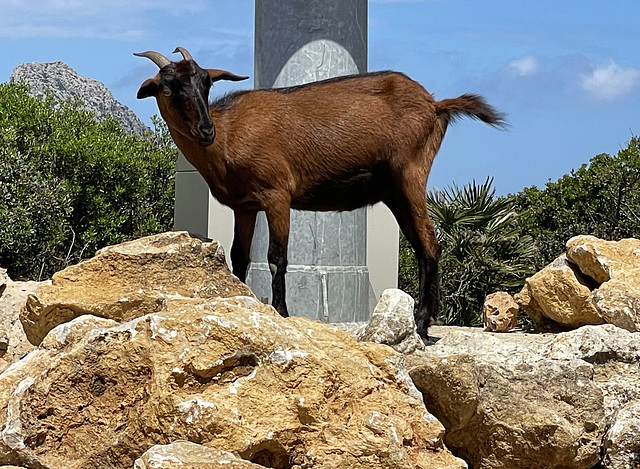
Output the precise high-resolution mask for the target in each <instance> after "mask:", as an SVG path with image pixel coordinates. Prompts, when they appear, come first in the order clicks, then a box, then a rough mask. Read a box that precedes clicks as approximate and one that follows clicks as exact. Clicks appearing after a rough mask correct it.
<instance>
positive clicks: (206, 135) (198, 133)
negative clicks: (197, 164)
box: [191, 125, 216, 147]
mask: <svg viewBox="0 0 640 469" xmlns="http://www.w3.org/2000/svg"><path fill="white" fill-rule="evenodd" d="M191 135H193V137H194V138H195V140H196V142H197V143H198V145H200V146H202V147H208V146H209V145H211V144H212V143H213V140H214V139H215V138H216V130H215V128H214V127H213V125H206V126H198V127H193V128H192V129H191Z"/></svg>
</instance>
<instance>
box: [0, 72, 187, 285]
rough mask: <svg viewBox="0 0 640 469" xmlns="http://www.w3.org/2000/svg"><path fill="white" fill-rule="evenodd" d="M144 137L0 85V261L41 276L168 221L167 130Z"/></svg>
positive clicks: (172, 155)
mask: <svg viewBox="0 0 640 469" xmlns="http://www.w3.org/2000/svg"><path fill="white" fill-rule="evenodd" d="M154 123H155V124H156V130H155V131H154V132H152V133H151V132H150V133H149V134H148V135H146V136H144V137H138V136H131V135H126V134H125V133H124V132H123V131H122V129H121V128H120V125H119V123H118V122H116V121H115V120H113V119H109V120H107V121H105V122H101V123H98V122H96V121H95V120H94V118H93V115H92V114H91V113H89V112H86V111H82V110H80V109H79V108H78V103H73V102H67V103H65V104H63V105H62V106H61V107H60V108H59V109H57V110H54V109H53V108H52V100H51V98H49V99H48V100H45V101H42V100H39V99H37V98H33V97H31V96H29V94H28V88H27V86H26V85H21V84H13V83H5V84H0V227H1V228H0V266H2V267H5V268H6V269H7V270H8V273H9V275H10V276H11V277H12V278H14V279H42V278H47V277H49V276H51V275H52V274H53V273H54V272H56V271H58V270H60V269H61V268H64V267H65V266H67V265H68V264H70V263H75V262H78V261H79V260H81V259H83V258H87V257H90V256H92V255H93V254H94V253H95V251H96V250H97V249H100V248H102V247H104V246H107V245H110V244H116V243H120V242H123V241H126V240H129V239H133V238H136V237H140V236H144V235H147V234H151V233H156V232H161V231H165V230H170V229H171V228H172V225H173V206H174V165H175V159H176V157H177V150H176V149H175V147H174V146H173V145H172V143H171V140H170V138H169V136H168V132H167V130H166V127H162V126H161V125H160V124H159V121H157V120H156V121H154Z"/></svg>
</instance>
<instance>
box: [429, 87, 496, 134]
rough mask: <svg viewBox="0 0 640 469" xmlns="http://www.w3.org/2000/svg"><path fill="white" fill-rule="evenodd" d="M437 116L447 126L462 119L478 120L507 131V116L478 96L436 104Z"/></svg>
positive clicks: (465, 96)
mask: <svg viewBox="0 0 640 469" xmlns="http://www.w3.org/2000/svg"><path fill="white" fill-rule="evenodd" d="M436 114H437V115H438V118H439V119H440V121H441V122H442V123H443V124H444V125H445V128H446V126H447V125H449V124H450V123H452V122H455V121H456V120H458V119H459V118H461V117H470V118H472V119H478V120H481V121H482V122H485V123H487V124H489V125H492V126H494V127H498V128H500V129H506V128H507V127H508V124H507V121H506V116H505V114H503V113H502V112H500V111H498V110H497V109H496V108H494V107H493V106H491V105H490V104H489V103H487V102H486V101H485V100H484V98H483V97H482V96H478V95H477V94H463V95H462V96H459V97H457V98H450V99H443V100H442V101H437V102H436Z"/></svg>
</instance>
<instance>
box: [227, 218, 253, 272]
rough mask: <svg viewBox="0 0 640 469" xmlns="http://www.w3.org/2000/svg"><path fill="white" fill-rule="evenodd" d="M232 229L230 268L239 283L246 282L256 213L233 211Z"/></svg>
mask: <svg viewBox="0 0 640 469" xmlns="http://www.w3.org/2000/svg"><path fill="white" fill-rule="evenodd" d="M233 215H234V220H235V224H234V228H233V244H232V246H231V266H232V267H233V274H234V275H235V276H236V277H238V278H239V279H240V281H241V282H246V280H247V269H248V268H249V262H250V261H251V259H250V256H249V254H250V252H251V241H252V239H253V232H254V230H255V227H256V215H257V212H253V211H251V212H240V211H235V212H234V213H233Z"/></svg>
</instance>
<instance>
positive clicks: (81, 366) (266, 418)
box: [0, 297, 466, 469]
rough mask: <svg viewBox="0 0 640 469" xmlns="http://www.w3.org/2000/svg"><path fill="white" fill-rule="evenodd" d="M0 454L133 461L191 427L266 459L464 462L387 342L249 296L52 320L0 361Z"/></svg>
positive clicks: (48, 464) (61, 462) (48, 463)
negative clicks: (121, 316) (119, 316)
mask: <svg viewBox="0 0 640 469" xmlns="http://www.w3.org/2000/svg"><path fill="white" fill-rule="evenodd" d="M0 417H1V420H2V431H1V432H0V463H4V464H15V465H23V466H28V467H44V468H58V467H110V468H125V467H126V468H129V467H132V466H133V463H134V461H135V460H136V459H137V458H139V457H140V456H141V455H142V454H143V453H144V452H145V451H147V450H148V449H149V448H151V447H152V446H154V445H157V444H168V443H170V442H172V441H175V440H189V441H191V442H194V443H198V444H204V445H205V446H209V447H212V448H216V449H221V450H224V451H229V452H232V453H234V454H235V455H237V456H239V457H241V458H242V459H244V460H247V461H250V462H253V463H255V464H260V465H263V466H266V467H271V468H292V467H314V468H327V469H328V468H336V467H340V468H350V467H353V468H356V467H358V468H360V467H367V468H407V469H410V468H419V467H425V468H426V467H433V468H438V467H450V468H456V467H457V468H463V467H465V466H466V465H465V464H464V463H463V462H462V461H460V460H458V459H456V458H454V457H453V456H452V455H451V454H450V453H449V452H448V451H447V450H446V449H445V448H444V446H443V444H442V437H443V433H444V429H443V427H442V426H441V424H440V423H439V422H438V421H437V420H435V419H434V418H433V417H432V416H431V415H430V414H428V413H427V411H426V409H425V407H424V404H423V403H422V400H421V399H420V395H419V394H417V391H416V390H415V388H414V387H413V384H412V382H411V381H410V379H409V378H408V374H407V372H406V370H405V368H404V362H403V360H402V357H401V356H400V355H398V354H397V353H396V352H394V351H393V350H392V349H391V348H389V347H386V346H382V345H377V344H372V343H357V342H355V341H354V340H353V339H352V338H351V337H349V336H348V335H347V334H346V333H344V332H343V331H341V330H339V329H338V328H336V327H332V326H328V325H325V324H321V323H318V322H313V321H310V320H308V319H306V318H289V319H284V318H282V317H280V316H279V315H278V314H277V313H276V312H275V310H273V308H271V307H270V306H267V305H263V304H262V303H259V302H258V301H257V300H255V299H254V298H252V297H234V298H228V299H222V298H220V299H216V300H210V299H202V298H179V299H171V300H168V301H167V307H166V309H165V310H164V311H162V312H160V313H152V314H148V315H146V316H143V317H140V318H137V319H134V320H132V321H129V322H124V323H121V324H116V323H115V321H112V320H110V319H103V318H96V317H93V316H89V315H85V316H82V317H79V318H76V319H74V320H72V321H71V322H69V323H65V324H62V325H60V326H58V327H56V328H55V329H53V330H52V331H51V332H50V333H49V334H48V335H47V337H46V338H45V339H44V340H43V342H42V344H41V345H40V347H39V348H38V349H37V350H35V351H33V352H32V353H30V354H29V355H28V356H27V357H25V358H24V359H23V360H21V361H20V362H18V363H16V364H15V365H14V366H12V367H11V368H10V369H8V370H6V371H5V372H4V373H3V374H2V375H0Z"/></svg>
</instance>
